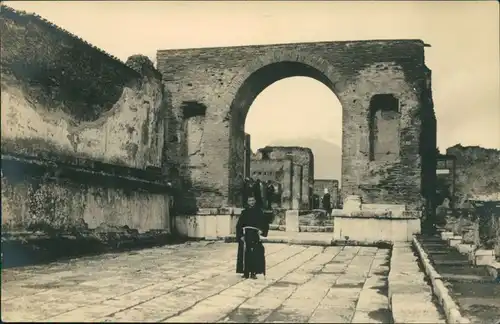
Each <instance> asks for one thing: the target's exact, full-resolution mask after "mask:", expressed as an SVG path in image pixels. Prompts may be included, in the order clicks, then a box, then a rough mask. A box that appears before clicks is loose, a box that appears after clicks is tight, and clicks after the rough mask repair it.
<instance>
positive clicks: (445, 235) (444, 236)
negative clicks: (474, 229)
mask: <svg viewBox="0 0 500 324" xmlns="http://www.w3.org/2000/svg"><path fill="white" fill-rule="evenodd" d="M453 236H455V234H454V233H453V232H441V239H443V240H445V241H447V240H449V239H450V238H452V237H453Z"/></svg>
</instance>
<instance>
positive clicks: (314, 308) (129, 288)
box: [2, 242, 391, 323]
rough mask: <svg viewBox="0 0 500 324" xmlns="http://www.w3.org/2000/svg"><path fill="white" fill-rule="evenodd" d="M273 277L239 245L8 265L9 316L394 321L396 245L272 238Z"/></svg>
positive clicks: (5, 304)
mask: <svg viewBox="0 0 500 324" xmlns="http://www.w3.org/2000/svg"><path fill="white" fill-rule="evenodd" d="M265 248H266V254H267V276H266V277H265V278H264V277H263V276H259V278H258V279H257V280H244V279H242V278H241V277H240V276H239V275H237V274H236V273H235V270H234V269H235V259H236V244H234V243H231V244H229V243H221V242H215V243H214V242H196V243H186V244H181V245H173V246H165V247H160V248H154V249H148V250H142V251H138V252H129V253H122V254H107V255H103V256H94V257H86V258H80V259H75V260H71V261H68V262H60V263H53V264H50V265H42V266H31V267H24V268H18V269H7V270H2V320H3V321H49V322H61V321H62V322H64V321H66V322H67V321H106V322H114V321H129V322H130V321H149V322H153V321H161V322H271V323H284V322H310V323H315V322H316V323H319V322H333V323H349V322H352V323H388V322H390V321H391V314H390V311H389V309H388V300H387V273H388V271H389V267H388V264H389V250H381V249H377V248H368V247H346V248H345V249H342V247H326V248H325V247H318V246H299V245H286V244H266V245H265Z"/></svg>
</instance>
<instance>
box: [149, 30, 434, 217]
mask: <svg viewBox="0 0 500 324" xmlns="http://www.w3.org/2000/svg"><path fill="white" fill-rule="evenodd" d="M157 61H158V68H159V70H160V71H161V73H162V74H163V75H164V76H165V78H164V84H165V86H166V88H167V89H168V90H169V91H170V92H171V93H172V107H173V111H172V115H171V116H170V120H169V121H170V123H169V132H170V133H169V137H170V138H176V136H178V135H177V134H178V133H179V132H180V131H181V127H178V126H176V124H178V121H179V120H180V106H181V104H182V102H183V101H187V100H192V101H197V102H200V103H203V104H204V105H205V106H206V107H207V113H206V118H205V127H204V136H203V149H202V151H200V152H199V153H198V154H199V155H200V156H201V158H202V159H203V161H204V162H205V166H200V167H199V168H200V171H199V173H197V176H196V177H192V178H191V179H190V181H191V182H192V183H193V184H195V185H196V186H198V187H199V188H201V191H200V195H201V196H203V195H208V196H210V198H211V199H210V200H204V199H200V200H199V201H200V202H201V201H204V203H207V204H210V205H211V207H217V206H231V205H234V204H236V203H235V202H236V201H237V198H236V196H235V193H236V192H237V191H238V188H240V187H241V179H242V178H243V177H242V176H241V175H242V174H243V173H244V150H243V146H244V145H240V144H239V143H243V142H244V122H245V118H246V114H247V112H248V109H249V107H250V105H251V103H252V102H253V100H254V99H255V98H256V96H257V95H258V94H259V93H260V92H261V91H262V90H263V89H264V88H266V87H267V86H268V85H270V84H271V83H273V82H276V81H278V80H280V79H283V78H286V77H291V76H308V77H311V78H315V79H317V80H319V81H320V82H323V83H324V84H325V85H327V86H328V87H330V89H332V91H333V92H334V93H336V95H337V97H338V98H339V101H340V102H341V104H342V107H343V114H342V116H343V143H342V148H343V163H342V189H343V190H342V194H343V195H344V196H345V195H359V196H361V197H362V199H363V201H364V202H365V203H396V204H399V203H403V204H408V205H409V207H410V208H420V207H421V205H422V204H423V203H422V194H423V193H422V191H423V190H422V181H421V177H422V163H423V161H422V156H423V155H422V154H423V153H421V152H420V151H421V149H422V146H423V143H422V140H423V139H426V140H428V141H430V139H429V138H426V137H425V136H421V134H422V133H424V130H425V131H429V130H430V131H431V132H432V131H434V132H435V128H434V130H432V129H431V128H432V125H431V124H432V123H425V122H424V121H423V118H430V117H429V116H431V115H433V112H432V106H431V105H430V104H428V103H427V101H429V100H428V99H427V97H428V96H429V95H430V94H431V91H430V89H429V85H428V84H429V82H428V79H429V72H428V69H427V68H426V67H425V64H424V43H423V42H422V41H420V40H384V41H379V40H374V41H353V42H350V41H348V42H323V43H301V44H280V45H263V46H240V47H229V48H222V47H221V48H201V49H189V50H166V51H158V54H157ZM376 94H392V95H393V96H394V97H395V98H396V99H397V100H398V103H399V114H400V120H399V133H398V134H394V137H395V138H399V151H398V154H397V156H395V158H394V159H392V160H390V161H377V160H376V161H370V159H369V152H370V147H369V119H368V118H367V117H368V111H369V104H370V100H371V98H372V97H373V96H374V95H376ZM426 109H427V110H428V111H427V112H426V113H424V110H426ZM284 118H286V116H284ZM426 127H427V128H426ZM424 128H425V129H424ZM167 146H168V151H169V152H171V153H172V154H171V155H169V157H168V159H169V161H168V162H169V163H170V164H171V165H173V166H178V165H181V164H182V163H184V161H185V156H183V155H182V154H179V153H180V152H181V151H180V150H179V149H178V147H179V145H178V144H177V143H176V141H169V142H168V143H167ZM205 192H206V193H205ZM200 207H204V206H200ZM207 207H209V206H207Z"/></svg>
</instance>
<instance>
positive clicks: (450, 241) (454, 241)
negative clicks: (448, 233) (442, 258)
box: [448, 236, 462, 247]
mask: <svg viewBox="0 0 500 324" xmlns="http://www.w3.org/2000/svg"><path fill="white" fill-rule="evenodd" d="M460 243H462V237H461V236H453V237H450V238H449V239H448V244H449V245H450V246H451V247H454V246H457V245H459V244H460Z"/></svg>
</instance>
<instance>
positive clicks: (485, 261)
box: [474, 250, 495, 265]
mask: <svg viewBox="0 0 500 324" xmlns="http://www.w3.org/2000/svg"><path fill="white" fill-rule="evenodd" d="M474 257H475V264H476V265H490V264H493V263H494V262H495V251H494V250H476V252H475V253H474Z"/></svg>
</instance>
